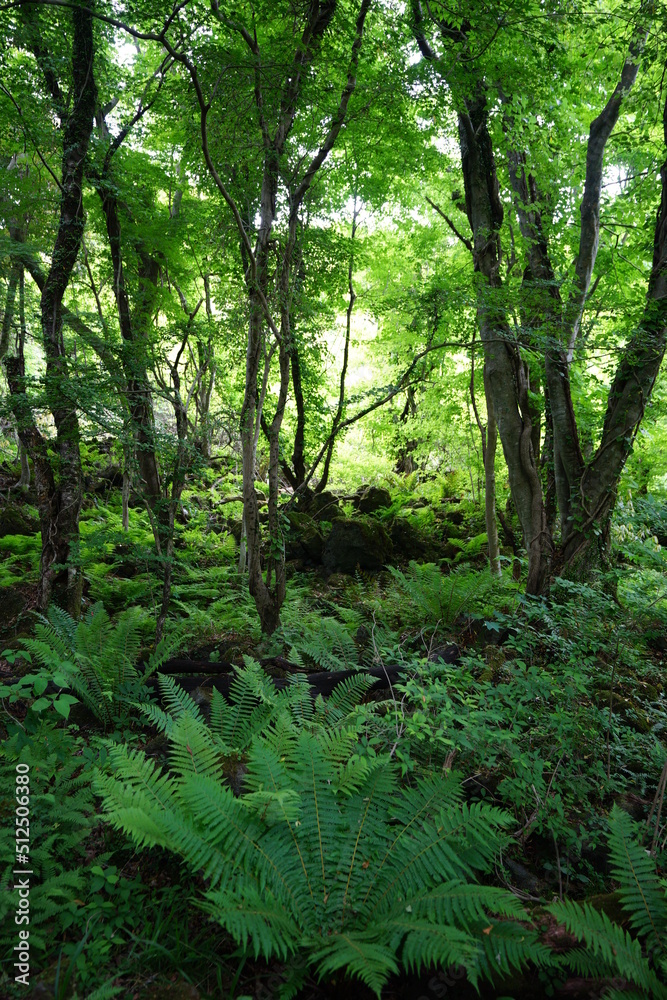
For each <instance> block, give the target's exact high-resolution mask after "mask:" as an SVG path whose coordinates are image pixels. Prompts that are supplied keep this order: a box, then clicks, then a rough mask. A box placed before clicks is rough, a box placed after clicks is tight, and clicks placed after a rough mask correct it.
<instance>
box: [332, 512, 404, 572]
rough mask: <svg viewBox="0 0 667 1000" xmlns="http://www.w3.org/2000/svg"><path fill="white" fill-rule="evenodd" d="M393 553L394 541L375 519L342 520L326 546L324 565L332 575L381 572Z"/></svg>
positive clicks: (338, 521) (334, 525)
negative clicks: (378, 570)
mask: <svg viewBox="0 0 667 1000" xmlns="http://www.w3.org/2000/svg"><path fill="white" fill-rule="evenodd" d="M392 553H393V546H392V544H391V539H390V537H389V535H388V534H387V532H386V531H385V529H384V527H383V526H382V525H381V524H380V523H379V522H378V521H376V520H375V519H374V518H369V517H360V518H354V519H346V518H339V519H338V520H336V521H334V522H333V527H332V529H331V533H330V534H329V536H328V538H327V539H326V541H325V543H324V552H323V554H322V562H323V564H324V567H325V569H327V570H328V571H329V572H330V573H336V572H337V573H354V571H355V570H356V569H357V567H358V568H359V569H366V570H377V569H381V568H382V567H383V566H384V565H385V564H386V563H387V561H388V560H389V559H390V557H391V555H392Z"/></svg>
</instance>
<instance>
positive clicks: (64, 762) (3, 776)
mask: <svg viewBox="0 0 667 1000" xmlns="http://www.w3.org/2000/svg"><path fill="white" fill-rule="evenodd" d="M82 752H85V745H84V742H83V740H82V739H81V738H79V737H76V736H74V735H73V734H72V733H71V732H69V731H67V730H58V729H56V728H54V726H53V723H52V722H48V721H46V720H43V721H41V722H39V723H38V725H37V728H36V730H35V732H34V734H33V735H32V736H31V735H30V734H27V733H26V732H24V731H23V730H17V732H16V733H15V734H14V735H13V736H12V737H11V738H9V739H7V740H5V742H4V744H3V746H2V749H1V750H0V784H1V787H2V789H3V796H2V800H1V801H2V808H1V811H2V824H1V826H0V851H1V856H2V858H3V867H2V869H1V876H0V881H1V888H2V891H1V892H0V925H1V926H2V927H3V928H6V929H7V932H8V934H7V937H5V936H4V935H3V938H2V939H1V940H2V948H3V951H4V950H7V951H10V950H11V947H12V946H13V945H14V944H15V943H16V941H15V940H13V934H12V933H11V928H12V927H13V926H14V924H13V920H12V921H11V922H10V920H9V919H8V918H9V914H10V912H13V911H14V910H15V909H16V906H17V901H18V897H17V896H16V894H15V893H14V892H13V891H12V888H11V887H12V886H13V885H14V883H15V878H14V875H13V873H12V872H13V869H14V867H18V865H15V863H14V858H15V852H16V848H15V843H14V837H15V830H14V811H15V808H16V802H15V799H14V788H15V781H16V774H17V771H16V764H17V763H19V762H20V763H21V764H23V765H27V766H28V768H29V771H28V775H29V779H30V780H29V784H28V786H27V787H28V788H29V799H30V803H29V824H30V825H29V848H30V850H29V859H30V864H29V865H27V866H26V867H27V868H30V869H32V871H33V872H34V875H33V877H32V878H30V942H31V945H33V944H34V946H35V948H36V949H38V950H40V951H42V952H43V951H45V950H46V948H47V947H48V946H49V945H50V941H51V935H52V934H53V927H54V924H55V926H57V927H59V928H61V929H64V928H66V927H67V926H68V925H69V922H70V920H71V914H72V913H73V912H75V911H76V909H77V904H76V903H75V900H76V898H77V896H78V895H79V893H80V892H82V890H83V888H84V885H85V878H84V875H83V873H82V865H83V857H84V852H85V841H86V838H87V837H88V835H89V834H90V832H91V830H92V829H93V827H94V826H95V824H96V823H97V822H98V820H97V817H96V815H95V803H94V797H93V794H92V791H91V788H90V779H89V775H88V774H86V773H85V772H82V763H83V761H82V758H81V756H80V755H81V753H82ZM16 787H18V786H16ZM23 787H25V786H21V788H23ZM10 937H12V940H11V944H10V941H9V938H10Z"/></svg>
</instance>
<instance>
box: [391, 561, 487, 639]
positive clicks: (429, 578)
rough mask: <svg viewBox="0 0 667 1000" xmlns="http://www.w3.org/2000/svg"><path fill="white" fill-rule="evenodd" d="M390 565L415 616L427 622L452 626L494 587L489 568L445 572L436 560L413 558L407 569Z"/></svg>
mask: <svg viewBox="0 0 667 1000" xmlns="http://www.w3.org/2000/svg"><path fill="white" fill-rule="evenodd" d="M388 568H389V572H390V573H391V575H392V577H393V578H394V580H395V581H396V582H397V583H398V585H399V587H400V588H401V590H402V591H403V593H404V594H405V597H406V599H407V601H408V602H409V603H410V605H411V608H412V612H413V618H416V620H417V621H420V622H422V623H424V624H426V623H428V624H431V625H441V626H443V627H447V626H451V625H452V623H453V622H454V621H455V619H456V618H457V617H458V616H459V615H460V614H461V612H463V611H468V612H470V611H472V610H475V609H476V608H478V607H480V605H482V602H483V600H484V598H485V596H486V595H488V594H490V592H491V590H492V587H493V581H492V579H491V576H490V575H489V574H488V573H486V572H482V573H474V572H471V571H469V570H467V571H459V572H452V573H450V574H444V573H443V572H442V570H440V569H439V567H438V566H436V565H435V564H434V563H424V564H419V563H417V562H414V561H411V562H410V565H409V568H408V571H407V573H403V572H402V571H401V570H399V569H396V567H394V566H390V567H388ZM482 606H483V605H482Z"/></svg>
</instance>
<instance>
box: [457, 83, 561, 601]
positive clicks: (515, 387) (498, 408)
mask: <svg viewBox="0 0 667 1000" xmlns="http://www.w3.org/2000/svg"><path fill="white" fill-rule="evenodd" d="M459 139H460V146H461V160H462V168H463V180H464V186H465V196H466V212H467V215H468V219H469V222H470V227H471V229H472V232H473V241H474V247H473V250H474V253H473V256H474V262H475V271H476V272H477V273H478V274H479V275H480V277H482V278H483V279H485V280H483V281H479V280H478V281H477V322H478V326H479V330H480V334H481V338H482V343H483V344H484V355H485V363H484V377H485V384H486V386H487V391H488V395H489V399H490V402H491V406H492V409H493V413H494V416H495V419H496V422H497V426H498V432H499V434H500V440H501V443H502V446H503V453H504V456H505V461H506V463H507V469H508V473H509V480H510V489H511V491H512V498H513V500H514V505H515V507H516V510H517V513H518V515H519V520H520V522H521V527H522V531H523V536H524V545H525V547H526V549H527V550H528V580H527V583H526V591H527V593H529V594H541V593H544V592H545V590H547V589H548V583H549V570H550V559H551V547H552V545H551V537H550V534H549V532H548V528H547V523H546V516H545V511H544V504H543V501H542V484H541V482H540V477H539V474H538V470H537V463H536V459H535V452H534V449H533V443H532V437H533V424H532V420H531V414H530V402H529V396H528V388H529V387H528V384H527V379H526V371H525V367H524V364H523V361H522V359H521V355H520V352H519V346H518V344H517V343H516V340H515V339H514V338H513V337H512V334H511V332H510V329H509V326H508V323H507V320H506V317H505V314H504V310H503V307H502V305H500V304H499V301H498V290H499V289H500V285H501V279H500V253H499V237H498V233H499V230H500V226H501V224H502V219H503V209H502V204H501V202H500V198H499V193H498V181H497V177H496V168H495V162H494V158H493V149H492V146H491V138H490V136H489V132H488V120H487V110H486V98H485V94H484V91H483V89H481V90H480V93H479V94H478V96H477V97H476V99H475V100H474V101H472V100H469V101H466V107H465V109H463V110H461V111H460V112H459Z"/></svg>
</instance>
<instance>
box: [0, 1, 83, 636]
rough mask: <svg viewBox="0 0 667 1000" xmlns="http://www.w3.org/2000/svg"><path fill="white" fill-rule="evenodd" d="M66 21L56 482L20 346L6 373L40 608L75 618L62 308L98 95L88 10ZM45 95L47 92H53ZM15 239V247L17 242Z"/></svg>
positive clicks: (49, 355) (72, 409)
mask: <svg viewBox="0 0 667 1000" xmlns="http://www.w3.org/2000/svg"><path fill="white" fill-rule="evenodd" d="M72 22H73V40H72V101H71V111H70V112H69V113H68V114H67V116H66V118H65V124H64V129H63V133H64V134H63V154H62V169H61V181H60V191H61V195H60V217H59V222H58V230H57V233H56V239H55V243H54V247H53V252H52V255H51V266H50V269H49V272H48V274H47V276H46V279H45V281H44V285H43V288H42V298H41V320H42V337H43V344H44V353H45V356H46V378H45V395H46V400H47V404H48V406H49V409H50V410H51V413H52V415H53V419H54V423H55V426H56V440H55V451H56V454H57V462H58V478H57V479H56V477H55V476H54V472H53V468H52V467H51V462H50V459H49V455H48V451H47V448H46V442H45V441H44V439H43V438H42V436H41V434H40V433H39V430H38V429H37V425H36V423H35V420H34V416H33V414H32V412H31V409H30V405H29V401H28V397H27V393H26V385H25V362H24V358H23V350H22V346H23V345H22V344H21V349H20V350H19V355H18V357H16V358H9V359H8V361H7V366H6V367H7V378H8V382H9V386H10V392H11V394H12V409H13V411H14V414H15V416H16V419H17V425H18V432H19V437H20V439H21V441H22V443H23V445H24V447H25V448H26V450H27V451H28V453H29V454H30V455H31V457H32V459H33V465H34V471H35V486H36V490H37V508H38V511H39V517H40V528H41V533H42V554H41V560H40V582H39V590H38V605H39V607H40V608H41V609H46V607H47V606H48V604H49V602H50V601H51V600H52V599H53V600H55V601H57V602H58V603H59V604H60V605H61V606H62V607H64V608H65V609H66V610H68V611H69V612H70V614H72V615H74V616H78V614H79V611H80V607H81V592H82V586H83V577H82V574H81V569H80V565H79V563H80V560H79V510H80V507H81V461H80V455H79V423H78V418H77V413H76V399H75V397H74V393H73V390H72V386H73V384H74V383H73V381H72V380H71V379H70V378H69V370H68V364H67V357H66V354H65V345H64V341H63V330H62V324H63V307H62V301H63V296H64V294H65V291H66V289H67V285H68V283H69V280H70V276H71V274H72V271H73V269H74V265H75V263H76V258H77V256H78V252H79V247H80V245H81V239H82V236H83V228H84V215H83V170H84V162H85V158H86V154H87V151H88V144H89V141H90V135H91V132H92V128H93V115H94V112H95V104H96V95H97V90H96V86H95V80H94V76H93V17H92V13H91V11H90V10H89V9H84V8H76V9H74V10H73V11H72ZM36 58H37V60H38V62H40V51H39V50H36ZM40 65H42V63H41V62H40ZM47 83H49V78H48V75H47ZM51 83H52V81H51ZM49 89H50V90H51V91H52V92H53V90H54V87H53V85H50V87H49ZM55 90H56V91H57V84H56V85H55ZM17 239H18V240H19V242H20V237H17Z"/></svg>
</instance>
